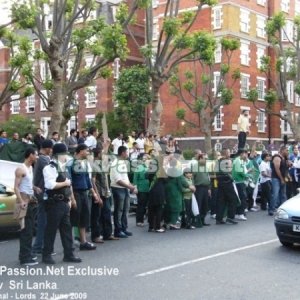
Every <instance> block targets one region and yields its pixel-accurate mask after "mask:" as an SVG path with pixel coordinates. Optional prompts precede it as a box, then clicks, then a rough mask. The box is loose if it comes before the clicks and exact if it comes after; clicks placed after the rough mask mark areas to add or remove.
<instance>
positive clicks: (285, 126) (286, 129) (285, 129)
mask: <svg viewBox="0 0 300 300" xmlns="http://www.w3.org/2000/svg"><path fill="white" fill-rule="evenodd" d="M280 114H281V115H282V116H284V115H285V114H286V111H283V110H282V111H280ZM280 129H281V134H292V129H291V126H290V124H289V123H288V122H287V121H285V120H282V119H280Z"/></svg>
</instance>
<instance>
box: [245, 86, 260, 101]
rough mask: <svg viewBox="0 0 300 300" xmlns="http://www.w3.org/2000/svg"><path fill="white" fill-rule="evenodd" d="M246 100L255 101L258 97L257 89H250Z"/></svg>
mask: <svg viewBox="0 0 300 300" xmlns="http://www.w3.org/2000/svg"><path fill="white" fill-rule="evenodd" d="M247 98H248V100H249V101H251V102H253V103H254V102H256V101H257V99H258V91H257V89H250V91H249V93H248V97H247Z"/></svg>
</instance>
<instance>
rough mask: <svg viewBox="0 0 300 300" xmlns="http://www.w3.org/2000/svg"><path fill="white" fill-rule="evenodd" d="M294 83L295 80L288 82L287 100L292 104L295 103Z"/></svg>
mask: <svg viewBox="0 0 300 300" xmlns="http://www.w3.org/2000/svg"><path fill="white" fill-rule="evenodd" d="M294 94H295V91H294V81H293V80H288V81H287V82H286V96H287V100H288V101H289V102H290V103H294Z"/></svg>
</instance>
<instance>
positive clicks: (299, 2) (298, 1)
mask: <svg viewBox="0 0 300 300" xmlns="http://www.w3.org/2000/svg"><path fill="white" fill-rule="evenodd" d="M299 14H300V0H295V15H296V16H297V15H299Z"/></svg>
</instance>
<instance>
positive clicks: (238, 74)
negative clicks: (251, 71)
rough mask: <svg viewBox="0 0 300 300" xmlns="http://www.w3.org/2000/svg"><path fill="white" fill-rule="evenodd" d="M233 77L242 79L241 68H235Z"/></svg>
mask: <svg viewBox="0 0 300 300" xmlns="http://www.w3.org/2000/svg"><path fill="white" fill-rule="evenodd" d="M231 77H232V79H233V80H238V79H240V78H241V70H240V69H239V68H237V69H235V70H233V72H232V75H231Z"/></svg>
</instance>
